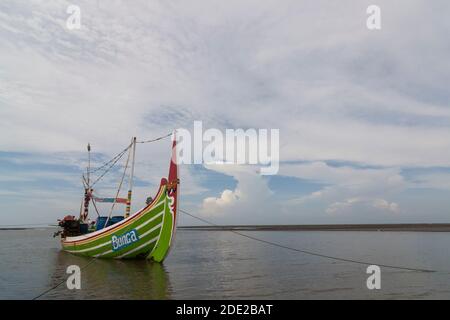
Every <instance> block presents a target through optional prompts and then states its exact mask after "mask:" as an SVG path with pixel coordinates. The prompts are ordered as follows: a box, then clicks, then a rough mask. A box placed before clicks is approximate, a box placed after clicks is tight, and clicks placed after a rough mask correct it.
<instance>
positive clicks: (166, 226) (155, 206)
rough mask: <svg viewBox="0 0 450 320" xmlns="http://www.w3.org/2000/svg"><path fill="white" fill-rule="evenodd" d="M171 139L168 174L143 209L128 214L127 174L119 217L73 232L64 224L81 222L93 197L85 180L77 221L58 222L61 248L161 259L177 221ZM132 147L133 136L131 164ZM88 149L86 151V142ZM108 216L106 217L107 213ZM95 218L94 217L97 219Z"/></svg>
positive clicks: (176, 183) (84, 253) (105, 255)
mask: <svg viewBox="0 0 450 320" xmlns="http://www.w3.org/2000/svg"><path fill="white" fill-rule="evenodd" d="M173 140H174V141H173V145H172V159H171V161H170V166H169V174H168V177H167V178H162V179H161V183H160V186H159V190H158V192H157V193H156V196H155V197H154V198H153V200H152V201H151V202H149V203H148V204H147V205H146V206H145V207H144V208H143V209H141V210H139V211H137V212H135V213H134V214H131V215H129V210H130V209H129V208H130V202H131V185H132V182H131V181H132V177H131V178H130V189H129V192H128V199H126V201H125V203H126V204H127V211H126V214H125V217H124V218H123V220H121V221H119V222H117V223H114V224H112V225H109V226H105V227H103V228H100V229H99V230H97V231H93V232H87V233H85V234H80V235H77V233H75V234H73V233H72V234H70V232H69V231H70V230H69V228H68V225H73V224H75V225H77V224H80V223H81V225H83V221H85V220H86V218H87V212H88V209H87V207H88V206H89V200H91V201H95V197H94V196H92V192H91V191H93V189H91V187H90V185H89V182H88V183H86V184H85V188H86V189H85V191H86V192H85V199H84V204H85V208H84V209H85V210H84V212H83V211H82V210H80V211H81V212H80V219H79V220H78V222H76V221H75V222H73V221H72V222H70V223H67V221H63V222H62V223H60V225H61V226H62V227H64V228H65V229H64V230H65V231H62V232H61V244H62V248H63V250H64V251H67V252H69V253H72V254H75V255H81V256H88V257H95V258H116V259H133V258H134V259H151V260H154V261H156V262H162V261H163V260H164V258H165V257H166V256H167V254H168V252H169V250H170V248H171V246H172V244H173V241H174V236H175V231H176V223H177V207H178V194H179V179H178V165H177V163H176V158H175V157H176V141H175V137H174V136H173ZM132 144H133V143H132ZM135 148H136V139H135V138H134V145H133V148H132V149H133V150H131V149H130V154H131V153H133V166H134V153H135V152H134V150H135ZM88 150H89V151H90V147H89V146H88ZM132 151H133V152H132ZM128 159H129V158H128ZM127 163H128V160H127ZM126 168H127V165H126V166H125V171H126ZM131 171H132V173H131V175H132V174H133V171H134V167H132V170H131ZM85 181H86V180H85ZM88 181H89V179H88ZM86 195H87V198H86ZM120 200H121V199H119V198H117V197H116V198H114V201H113V205H114V204H116V203H122V202H123V201H120ZM122 200H123V199H122ZM86 202H87V204H86ZM105 202H107V201H105ZM94 204H95V203H94ZM111 212H112V210H111ZM109 219H110V217H108V220H109ZM98 221H99V220H98V219H97V223H98ZM77 230H79V229H77Z"/></svg>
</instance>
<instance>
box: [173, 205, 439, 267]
mask: <svg viewBox="0 0 450 320" xmlns="http://www.w3.org/2000/svg"><path fill="white" fill-rule="evenodd" d="M179 210H180V212H182V213H184V214H186V215H188V216H190V217H192V218H194V219H197V220H199V221H202V222H204V223H206V224H209V225H211V226H215V227H220V226H219V225H217V224H215V223H213V222H211V221H208V220H206V219H203V218H200V217H197V216H196V215H193V214H192V213H189V212H187V211H185V210H181V209H179ZM226 231H230V232H232V233H234V234H237V235H239V236H241V237H245V238H248V239H251V240H255V241H258V242H261V243H265V244H268V245H271V246H274V247H278V248H282V249H286V250H290V251H294V252H299V253H304V254H308V255H311V256H316V257H321V258H326V259H331V260H335V261H342V262H350V263H356V264H362V265H377V266H379V267H385V268H390V269H398V270H405V271H416V272H437V271H436V270H431V269H422V268H412V267H404V266H395V265H389V264H381V263H375V262H368V261H361V260H355V259H347V258H341V257H335V256H330V255H326V254H322V253H318V252H314V251H310V250H304V249H297V248H292V247H289V246H286V245H283V244H279V243H276V242H272V241H267V240H264V239H260V238H256V237H253V236H249V235H247V234H244V233H241V232H238V231H235V230H226Z"/></svg>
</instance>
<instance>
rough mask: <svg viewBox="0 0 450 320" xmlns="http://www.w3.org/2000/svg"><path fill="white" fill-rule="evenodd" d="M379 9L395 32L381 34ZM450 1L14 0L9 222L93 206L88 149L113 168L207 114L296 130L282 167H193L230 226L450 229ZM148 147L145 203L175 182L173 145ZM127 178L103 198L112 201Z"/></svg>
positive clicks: (224, 121) (6, 122)
mask: <svg viewBox="0 0 450 320" xmlns="http://www.w3.org/2000/svg"><path fill="white" fill-rule="evenodd" d="M371 4H376V5H378V6H379V7H380V8H381V29H380V30H368V29H367V27H366V19H367V17H368V15H367V13H366V9H367V7H368V6H369V5H371ZM69 5H77V6H79V7H80V9H81V29H79V30H69V29H68V28H67V27H66V20H67V19H68V17H69V14H67V12H66V10H67V8H68V6H69ZM449 9H450V3H449V2H448V1H444V0H443V1H440V0H434V1H432V2H429V1H418V0H407V1H406V0H399V1H395V2H394V1H381V0H371V1H364V0H351V1H349V0H343V1H323V0H314V1H312V0H311V1H306V0H302V1H300V0H292V1H290V0H283V1H261V0H259V1H256V0H243V1H242V0H240V1H237V0H230V1H213V0H208V1H207V0H189V1H170V0H169V1H168V0H165V1H156V0H134V1H132V2H131V1H125V0H124V1H119V0H109V1H107V0H71V1H63V0H58V1H37V0H2V1H1V2H0V225H2V226H4V225H12V224H33V223H54V222H55V221H56V219H57V218H60V217H63V216H64V215H66V214H69V213H71V214H74V215H77V214H78V212H79V208H80V201H81V196H82V192H83V189H82V184H81V174H82V172H83V170H85V166H86V164H87V154H86V145H87V143H88V142H89V143H90V144H91V145H92V150H93V155H92V157H93V166H94V167H95V166H98V165H100V164H101V163H103V162H105V161H107V160H108V159H110V158H112V157H113V156H114V155H116V154H117V153H119V152H120V151H121V150H122V149H123V148H124V147H125V146H126V145H127V144H129V142H130V139H131V137H133V136H137V137H138V139H141V140H145V139H152V138H155V137H159V136H161V135H165V134H167V133H168V132H171V131H172V130H173V129H175V128H187V129H192V128H193V123H194V121H196V120H201V121H203V126H204V127H205V128H218V129H220V130H225V129H229V128H231V129H237V128H244V129H247V128H264V129H271V128H274V129H279V130H280V161H281V162H280V169H279V172H278V174H277V175H273V176H261V175H259V174H258V172H257V170H255V167H254V166H249V165H201V164H199V165H182V166H181V168H180V175H181V189H180V190H181V199H180V201H181V202H180V207H181V208H182V209H184V210H187V211H189V212H191V213H194V214H196V215H198V216H200V217H203V218H206V219H208V220H210V221H212V222H214V223H218V224H315V223H318V224H321V223H325V224H328V223H330V224H331V223H395V222H398V223H414V222H430V223H431V222H449V221H450V197H449V195H450V105H449V101H450V90H449V85H448V84H449V83H450V60H449V59H448V57H449V56H450V42H449V33H450V20H449V19H448V12H449ZM136 152H137V160H136V161H137V162H136V184H135V188H134V192H135V193H134V202H133V209H134V210H137V209H139V208H141V207H142V206H143V204H144V202H145V199H146V197H148V196H151V195H153V194H154V193H155V192H156V190H157V186H158V184H159V181H160V179H161V177H163V176H165V175H167V171H168V165H169V157H170V141H169V140H162V141H158V142H155V143H152V144H145V145H144V144H143V145H138V148H137V151H136ZM120 164H122V165H123V163H122V162H121V163H120ZM120 175H121V168H120V167H117V168H116V169H115V170H113V172H112V174H111V175H108V176H107V177H105V179H104V180H102V181H101V182H100V183H99V184H98V186H97V189H96V191H97V192H98V194H100V195H104V196H112V195H113V194H114V193H115V190H116V189H117V185H118V182H119V180H120ZM125 189H126V188H125ZM123 195H124V194H123ZM108 209H109V207H107V206H103V207H102V208H101V210H102V212H108ZM122 209H123V208H120V210H122ZM179 223H180V224H181V225H192V224H198V222H197V221H195V220H193V219H192V218H189V217H188V216H183V215H181V216H180V221H179Z"/></svg>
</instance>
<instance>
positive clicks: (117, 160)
mask: <svg viewBox="0 0 450 320" xmlns="http://www.w3.org/2000/svg"><path fill="white" fill-rule="evenodd" d="M131 146H132V145H131V144H130V145H129V146H128V147H127V148H126V149H125V151H127V150H129V149H130V148H131ZM124 154H125V152H124V153H122V154H121V156H120V157H118V158H117V159H116V160H114V162H113V163H111V165H110V166H109V168H107V169H105V171H104V172H103V173H102V175H100V176H99V177H98V178H97V179H96V180H95V181H94V182H93V183H92V184H91V185H90V187H93V186H94V185H95V184H96V183H97V182H99V181H100V180H101V179H102V178H103V177H104V176H105V175H106V174H107V173H108V172H109V171H110V170H111V169H112V168H113V167H114V166H115V165H116V163H117V162H119V160H120V159H122V157H123V155H124Z"/></svg>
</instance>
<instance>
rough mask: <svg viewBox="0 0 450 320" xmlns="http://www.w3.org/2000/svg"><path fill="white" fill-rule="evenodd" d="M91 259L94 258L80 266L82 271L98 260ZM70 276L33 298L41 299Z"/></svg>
mask: <svg viewBox="0 0 450 320" xmlns="http://www.w3.org/2000/svg"><path fill="white" fill-rule="evenodd" d="M91 259H92V260H91V261H89V262H88V263H87V264H85V265H84V266H82V267H81V268H80V271H81V270H84V269H86V268H87V267H89V266H90V265H91V264H92V263H94V262H95V261H96V260H97V258H91ZM68 278H69V277H67V278H65V279H64V280H61V281H60V282H58V283H57V284H56V285H54V286H53V287H51V288H50V289H47V290H45V291H44V292H42V293H40V294H38V295H37V296H35V297H34V298H32V299H31V300H37V299H39V298H40V297H42V296H44V295H46V294H47V293H49V292H50V291H53V290H55V289H56V288H58V287H59V286H60V285H62V284H63V283H64V282H66V281H67V279H68Z"/></svg>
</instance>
